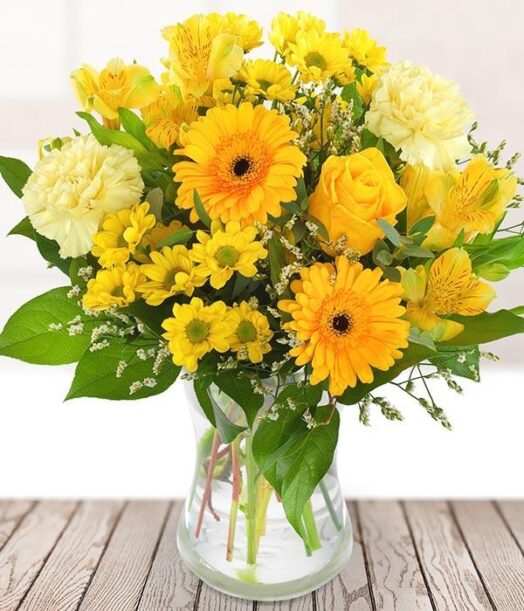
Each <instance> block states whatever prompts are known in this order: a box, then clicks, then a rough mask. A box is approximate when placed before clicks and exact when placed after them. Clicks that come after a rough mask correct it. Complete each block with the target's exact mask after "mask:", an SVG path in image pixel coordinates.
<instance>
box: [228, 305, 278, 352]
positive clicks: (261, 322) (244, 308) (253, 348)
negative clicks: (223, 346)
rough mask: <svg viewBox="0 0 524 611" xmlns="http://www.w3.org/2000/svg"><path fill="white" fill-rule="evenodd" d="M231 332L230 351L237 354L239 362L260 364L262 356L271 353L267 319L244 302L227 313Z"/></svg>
mask: <svg viewBox="0 0 524 611" xmlns="http://www.w3.org/2000/svg"><path fill="white" fill-rule="evenodd" d="M228 318H229V320H230V321H231V323H232V326H233V332H232V334H231V336H230V338H229V344H230V346H231V350H233V352H236V353H237V358H238V359H239V360H249V361H251V362H252V363H260V362H261V361H262V359H263V358H264V354H267V353H268V352H270V351H271V345H270V343H269V342H270V341H271V338H272V337H273V332H272V331H271V329H270V328H269V322H268V320H267V318H266V317H265V316H264V315H263V314H261V313H260V312H258V311H257V310H253V309H252V308H250V307H249V304H248V303H247V302H246V301H242V302H241V303H240V305H238V306H234V307H233V308H231V309H230V310H229V312H228Z"/></svg>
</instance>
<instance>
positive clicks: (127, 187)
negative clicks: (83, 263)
mask: <svg viewBox="0 0 524 611" xmlns="http://www.w3.org/2000/svg"><path fill="white" fill-rule="evenodd" d="M143 189H144V183H143V181H142V177H141V175H140V166H139V165H138V161H137V160H136V157H135V156H134V155H133V153H132V152H131V151H129V150H128V149H126V148H124V147H123V146H118V145H116V144H113V145H112V146H104V145H102V144H100V143H99V142H98V141H97V140H96V138H95V137H94V136H93V135H91V134H90V135H89V136H81V137H79V138H75V139H74V140H70V141H69V142H66V143H65V144H64V145H63V146H62V148H60V149H53V150H52V151H51V152H50V153H49V155H46V156H45V157H44V158H43V159H41V160H40V161H39V162H38V164H37V166H36V168H35V170H34V172H33V173H32V174H31V176H30V177H29V179H28V181H27V183H26V185H25V186H24V189H23V193H24V195H23V199H22V201H23V204H24V207H25V210H26V213H27V215H28V216H29V218H30V220H31V224H32V225H33V227H34V228H35V229H36V230H37V231H38V233H40V234H42V235H43V236H45V237H46V238H49V239H50V240H56V241H57V242H58V244H59V245H60V256H61V257H63V258H66V257H79V256H81V255H85V254H87V253H88V252H89V251H90V250H91V247H92V245H93V235H94V234H95V233H96V232H97V231H98V229H99V227H100V222H101V221H102V219H103V217H104V215H105V214H106V213H108V212H116V211H117V210H121V209H123V208H129V207H130V206H133V205H134V204H136V203H137V202H139V201H140V198H141V196H142V191H143Z"/></svg>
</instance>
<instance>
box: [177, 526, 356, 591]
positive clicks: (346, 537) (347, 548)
mask: <svg viewBox="0 0 524 611" xmlns="http://www.w3.org/2000/svg"><path fill="white" fill-rule="evenodd" d="M177 545H178V549H179V551H180V555H181V556H182V559H183V561H184V563H185V564H186V566H187V567H188V568H189V569H190V570H191V571H192V572H193V573H194V574H195V575H196V576H197V577H199V578H200V579H201V580H202V581H203V582H204V583H206V584H207V585H209V586H211V587H212V588H214V589H215V590H218V591H219V592H223V593H224V594H228V595H229V596H235V597H237V598H243V599H247V600H257V601H277V600H289V599H291V598H296V597H299V596H303V595H305V594H309V593H311V592H313V591H314V590H316V589H318V588H320V587H321V586H323V585H325V584H326V583H328V582H329V581H331V580H332V579H333V578H334V577H336V576H337V575H338V574H339V573H340V571H342V569H343V568H344V567H345V566H346V564H347V563H348V561H349V559H350V557H351V552H352V550H353V529H352V525H351V520H350V519H349V516H347V519H346V520H345V524H344V527H343V529H342V530H341V531H340V532H339V533H337V537H336V542H335V544H334V546H333V547H332V548H331V549H330V550H329V556H326V555H325V554H324V555H323V554H319V552H314V553H313V555H312V556H311V557H310V558H308V559H307V560H306V564H308V565H310V567H311V571H310V572H309V573H308V574H306V575H301V576H300V577H298V578H295V579H293V578H291V579H285V580H282V581H276V580H275V581H271V582H265V581H263V580H260V581H259V577H258V575H257V573H258V572H259V571H258V567H257V565H253V566H250V565H245V564H244V566H243V568H239V569H237V570H236V573H237V575H238V577H235V576H234V574H229V575H228V574H226V573H225V572H222V571H220V570H218V569H217V568H216V567H214V566H213V565H212V564H210V563H208V562H206V560H205V559H204V558H203V557H202V556H201V555H200V554H199V553H198V551H197V548H196V546H195V542H194V538H193V537H192V536H191V535H190V533H189V532H188V529H187V527H186V523H185V520H184V519H183V517H181V519H180V520H179V522H178V529H177ZM218 552H221V555H222V553H223V554H225V546H218V547H217V553H218ZM315 557H316V558H315ZM301 564H302V566H303V565H304V560H303V559H302V558H301V557H300V556H298V555H297V557H296V562H295V565H301ZM292 568H293V567H291V569H292ZM229 572H230V573H231V572H232V571H229ZM291 572H292V571H291ZM282 574H283V575H285V574H287V576H290V575H289V573H288V572H287V571H283V572H282Z"/></svg>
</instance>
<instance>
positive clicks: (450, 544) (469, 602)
mask: <svg viewBox="0 0 524 611" xmlns="http://www.w3.org/2000/svg"><path fill="white" fill-rule="evenodd" d="M348 506H349V509H350V512H351V516H352V519H353V525H354V529H355V547H354V551H353V555H352V558H351V561H350V563H349V565H348V566H347V568H346V569H345V570H344V571H343V572H342V573H341V575H340V576H339V577H338V578H336V579H335V580H334V581H332V582H331V583H329V584H328V585H327V586H324V587H323V588H321V589H320V590H318V591H317V592H315V593H314V594H312V595H308V596H303V597H302V598H298V599H295V600H292V601H287V602H282V603H251V602H247V601H243V600H239V599H235V598H230V597H228V596H225V595H223V594H219V593H218V592H215V591H214V590H212V589H211V588H209V587H207V586H206V585H205V584H203V583H202V582H201V581H200V580H199V579H197V578H196V577H194V576H193V575H192V574H191V573H189V572H188V571H187V570H186V569H185V567H184V565H183V564H182V562H181V559H180V556H179V555H178V552H177V549H176V543H175V530H176V523H177V520H178V516H179V514H180V510H181V507H182V503H181V502H180V501H175V502H170V501H129V502H123V501H83V502H77V501H40V502H30V501H0V610H2V611H4V610H8V609H9V610H15V609H23V610H25V611H65V610H70V609H71V610H73V609H75V610H76V609H80V610H81V611H88V610H89V611H120V610H127V609H129V610H131V609H133V610H134V609H138V610H139V611H163V610H167V609H204V610H205V611H214V610H216V611H227V610H231V611H243V610H248V609H274V610H278V609H280V610H287V609H289V610H291V609H293V610H296V611H307V610H310V609H311V610H315V609H317V610H321V609H322V610H323V609H326V610H329V611H332V610H335V611H338V610H345V609H351V610H358V611H363V610H365V609H376V610H385V611H389V610H393V609H399V610H400V611H412V610H416V609H429V610H431V609H449V610H460V611H462V610H465V609H472V610H475V611H478V610H480V609H497V610H498V611H523V610H524V555H523V549H524V502H512V501H497V502H476V501H458V502H447V501H436V502H428V501H402V502H397V501H358V502H349V503H348Z"/></svg>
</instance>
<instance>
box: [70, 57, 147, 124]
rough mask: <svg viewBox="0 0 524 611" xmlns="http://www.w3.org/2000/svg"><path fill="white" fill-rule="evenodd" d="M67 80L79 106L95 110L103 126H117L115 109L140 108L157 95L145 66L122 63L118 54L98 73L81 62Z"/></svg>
mask: <svg viewBox="0 0 524 611" xmlns="http://www.w3.org/2000/svg"><path fill="white" fill-rule="evenodd" d="M71 80H72V84H73V89H74V90H75V93H76V95H77V97H78V99H79V100H80V103H81V104H82V106H83V108H84V109H85V110H86V111H88V112H91V111H93V110H95V111H96V112H98V113H99V114H100V115H101V116H102V119H103V121H104V125H106V127H111V128H113V129H118V126H119V119H118V109H119V108H142V107H144V106H147V105H148V104H150V103H151V102H152V101H153V100H154V99H155V98H156V97H157V95H158V85H157V83H156V82H155V79H154V78H153V76H152V75H151V74H150V72H149V70H148V69H147V68H145V67H144V66H140V65H139V64H129V65H126V64H125V63H124V62H123V61H122V60H121V59H120V58H118V57H115V58H113V59H111V60H109V62H108V63H107V66H106V67H105V68H104V69H103V70H102V71H101V72H97V71H96V70H95V69H94V68H92V67H91V66H88V65H87V64H84V65H83V66H82V67H81V68H79V69H78V70H75V71H74V72H73V73H72V74H71Z"/></svg>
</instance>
